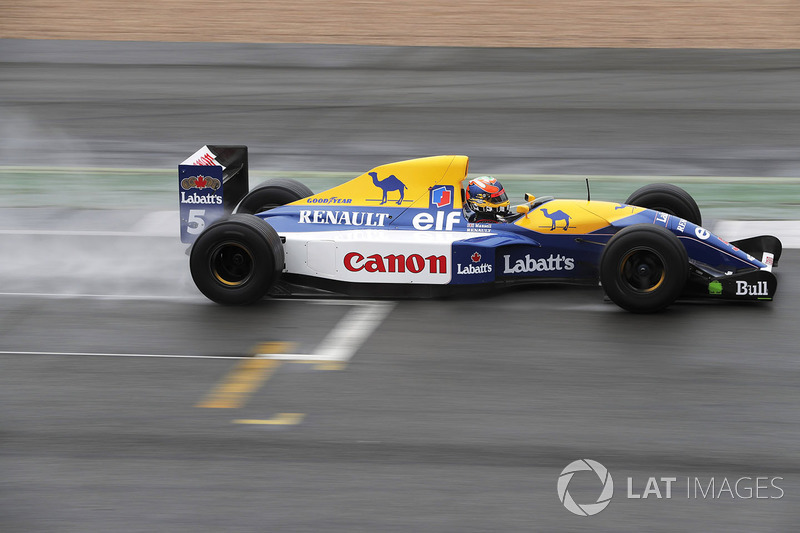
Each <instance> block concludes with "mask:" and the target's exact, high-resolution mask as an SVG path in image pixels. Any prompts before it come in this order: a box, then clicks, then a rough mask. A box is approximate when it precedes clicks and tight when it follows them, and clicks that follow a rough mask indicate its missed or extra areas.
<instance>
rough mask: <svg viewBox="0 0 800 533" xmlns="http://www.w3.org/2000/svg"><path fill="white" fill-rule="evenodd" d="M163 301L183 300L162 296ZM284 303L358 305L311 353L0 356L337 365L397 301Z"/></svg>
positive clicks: (17, 352) (10, 352) (6, 352)
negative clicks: (323, 363) (225, 360)
mask: <svg viewBox="0 0 800 533" xmlns="http://www.w3.org/2000/svg"><path fill="white" fill-rule="evenodd" d="M0 295H11V296H33V297H75V298H86V297H87V296H88V297H93V298H96V299H129V298H128V297H127V296H113V295H85V294H83V295H58V294H56V295H53V294H38V293H0ZM130 299H146V298H144V297H131V298H130ZM161 299H183V298H171V297H161ZM279 301H282V302H305V303H313V304H321V305H348V306H354V309H352V310H351V311H350V312H349V313H347V314H346V315H345V316H344V318H342V319H341V320H340V321H339V323H338V324H337V325H336V326H335V327H334V329H333V330H332V331H331V332H330V333H329V334H328V336H327V337H325V339H324V340H323V341H322V342H321V343H320V344H319V346H317V349H316V350H315V351H314V352H313V353H310V354H304V353H275V354H256V355H255V356H238V355H192V354H155V353H112V352H39V351H36V352H34V351H23V350H0V355H44V356H87V357H147V358H162V359H252V358H253V357H258V358H262V359H276V360H280V361H313V362H320V363H321V362H336V363H343V362H347V361H349V360H350V359H351V358H352V357H353V355H354V354H355V353H356V351H358V349H359V348H360V347H361V345H362V344H364V342H365V341H366V340H367V338H369V336H370V335H372V333H373V332H374V331H375V330H376V329H377V328H378V326H379V325H380V324H381V322H383V320H384V319H385V318H386V317H387V316H388V315H389V313H390V312H391V311H392V309H393V308H394V306H395V303H394V302H370V301H364V300H313V299H296V300H279Z"/></svg>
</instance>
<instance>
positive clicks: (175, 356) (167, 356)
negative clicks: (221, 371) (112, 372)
mask: <svg viewBox="0 0 800 533" xmlns="http://www.w3.org/2000/svg"><path fill="white" fill-rule="evenodd" d="M0 355H69V356H87V357H152V358H162V359H252V357H251V356H240V355H187V354H167V353H109V352H25V351H22V350H0Z"/></svg>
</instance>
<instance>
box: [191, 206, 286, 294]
mask: <svg viewBox="0 0 800 533" xmlns="http://www.w3.org/2000/svg"><path fill="white" fill-rule="evenodd" d="M283 263H284V252H283V244H282V243H281V239H280V237H278V234H277V233H276V231H275V230H274V229H273V228H272V226H270V225H269V224H267V223H266V222H264V221H263V220H261V219H260V218H258V217H256V216H253V215H241V214H236V215H230V216H228V217H226V218H222V219H220V220H217V221H216V222H214V223H213V224H211V225H210V226H209V227H208V228H206V230H205V231H203V233H201V234H200V236H199V237H198V238H197V240H196V241H195V243H194V245H193V246H192V251H191V254H190V256H189V268H190V270H191V273H192V279H193V280H194V283H195V285H197V288H198V289H200V292H202V293H203V294H204V295H206V297H208V298H209V299H210V300H213V301H215V302H217V303H220V304H225V305H247V304H251V303H253V302H256V301H258V300H260V299H261V298H263V297H264V295H265V294H266V293H267V291H269V289H270V288H272V286H273V285H274V284H275V282H276V281H277V280H278V278H279V277H280V273H281V270H283Z"/></svg>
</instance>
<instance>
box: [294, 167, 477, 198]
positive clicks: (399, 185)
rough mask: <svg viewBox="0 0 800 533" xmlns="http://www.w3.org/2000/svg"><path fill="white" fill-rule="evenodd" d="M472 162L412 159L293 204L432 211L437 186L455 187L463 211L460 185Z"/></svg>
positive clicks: (364, 175) (377, 170) (363, 175)
mask: <svg viewBox="0 0 800 533" xmlns="http://www.w3.org/2000/svg"><path fill="white" fill-rule="evenodd" d="M468 167H469V158H467V156H464V155H440V156H435V157H424V158H421V159H410V160H408V161H399V162H397V163H389V164H388V165H381V166H379V167H375V168H373V169H372V170H370V171H369V172H365V173H364V174H362V175H360V176H358V177H357V178H353V179H352V180H350V181H348V182H346V183H343V184H341V185H339V186H337V187H334V188H332V189H328V190H327V191H325V192H321V193H319V194H315V195H314V196H310V197H308V198H303V199H302V200H298V201H297V202H294V203H293V205H308V204H314V205H349V206H366V207H378V206H380V207H396V208H403V209H407V208H409V207H414V208H422V209H427V208H429V207H430V195H429V194H428V191H429V190H430V189H431V188H432V187H434V186H436V185H452V186H454V187H455V193H456V194H455V197H454V198H453V207H454V208H456V209H461V208H462V203H461V193H460V190H461V181H462V180H464V178H466V177H467V169H468Z"/></svg>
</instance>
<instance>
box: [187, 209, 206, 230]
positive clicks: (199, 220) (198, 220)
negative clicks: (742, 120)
mask: <svg viewBox="0 0 800 533" xmlns="http://www.w3.org/2000/svg"><path fill="white" fill-rule="evenodd" d="M205 214H206V210H205V209H190V210H189V221H188V224H187V225H186V232H187V233H191V234H192V235H197V234H198V233H201V232H202V231H203V229H205V227H206V221H205V220H203V215H205Z"/></svg>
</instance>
